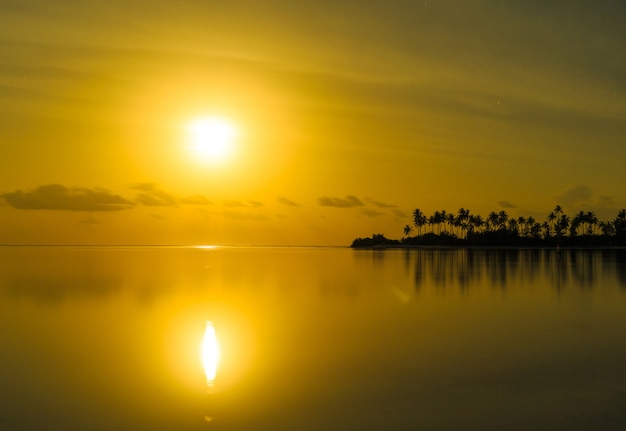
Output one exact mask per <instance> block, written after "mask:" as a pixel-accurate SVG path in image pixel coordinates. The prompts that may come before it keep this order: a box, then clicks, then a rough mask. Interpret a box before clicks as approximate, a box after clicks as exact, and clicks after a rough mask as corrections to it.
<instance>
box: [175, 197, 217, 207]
mask: <svg viewBox="0 0 626 431" xmlns="http://www.w3.org/2000/svg"><path fill="white" fill-rule="evenodd" d="M179 202H180V203H181V204H186V205H213V202H211V201H210V200H209V199H207V198H206V197H204V196H202V195H192V196H187V197H186V198H181V199H179Z"/></svg>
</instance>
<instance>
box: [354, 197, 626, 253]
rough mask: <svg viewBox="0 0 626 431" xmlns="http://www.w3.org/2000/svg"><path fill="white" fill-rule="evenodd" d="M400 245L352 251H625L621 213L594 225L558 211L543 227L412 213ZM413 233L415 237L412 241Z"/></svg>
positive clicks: (361, 242)
mask: <svg viewBox="0 0 626 431" xmlns="http://www.w3.org/2000/svg"><path fill="white" fill-rule="evenodd" d="M403 233H404V236H403V237H402V238H401V239H390V238H387V237H386V236H385V235H383V234H382V233H376V234H373V235H372V236H371V237H366V238H356V239H355V240H354V241H352V244H351V247H352V248H372V247H376V248H386V247H415V246H512V247H617V246H625V245H626V209H621V210H619V212H618V213H617V215H616V216H615V217H614V218H613V219H612V220H609V221H601V220H598V217H597V216H596V215H595V214H594V212H593V211H579V212H578V213H576V214H575V215H574V216H572V217H570V216H568V215H567V214H566V213H565V211H564V210H563V207H561V206H560V205H557V206H556V207H555V208H554V210H552V211H551V212H550V213H549V214H548V216H547V217H546V219H545V220H544V221H539V220H536V219H535V218H534V217H532V216H529V217H524V216H520V217H517V218H515V217H509V215H508V214H507V212H506V211H504V210H502V211H498V212H496V211H492V212H490V213H489V214H488V215H487V217H483V216H481V215H479V214H471V213H470V210H468V209H465V208H460V209H459V210H458V211H457V212H456V213H453V212H448V211H446V210H442V211H435V212H434V213H433V214H432V215H430V216H426V215H425V214H424V213H423V212H422V211H421V210H420V209H415V210H413V213H412V223H411V224H407V225H405V226H404V229H403ZM412 233H415V235H413V236H411V234H412Z"/></svg>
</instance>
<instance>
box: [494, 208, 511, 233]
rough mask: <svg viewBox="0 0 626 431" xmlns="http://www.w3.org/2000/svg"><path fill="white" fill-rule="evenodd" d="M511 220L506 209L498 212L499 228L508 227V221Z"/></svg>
mask: <svg viewBox="0 0 626 431" xmlns="http://www.w3.org/2000/svg"><path fill="white" fill-rule="evenodd" d="M508 220H509V215H508V214H507V213H506V211H504V210H502V211H500V212H499V213H498V220H497V222H496V223H497V225H498V229H499V230H504V229H505V228H506V222H507V221H508Z"/></svg>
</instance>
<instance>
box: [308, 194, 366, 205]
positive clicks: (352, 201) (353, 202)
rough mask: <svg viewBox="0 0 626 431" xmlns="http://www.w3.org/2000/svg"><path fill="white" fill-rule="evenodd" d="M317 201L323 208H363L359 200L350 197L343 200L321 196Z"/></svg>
mask: <svg viewBox="0 0 626 431" xmlns="http://www.w3.org/2000/svg"><path fill="white" fill-rule="evenodd" d="M317 201H318V202H319V204H320V205H321V206H323V207H334V208H352V207H362V206H364V204H363V202H362V201H361V200H360V199H359V198H357V197H356V196H352V195H349V196H346V197H345V198H336V197H328V196H322V197H321V198H319V199H318V200H317Z"/></svg>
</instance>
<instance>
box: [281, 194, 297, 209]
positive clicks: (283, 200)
mask: <svg viewBox="0 0 626 431" xmlns="http://www.w3.org/2000/svg"><path fill="white" fill-rule="evenodd" d="M277 200H278V202H280V203H281V204H283V205H287V206H290V207H301V206H302V205H300V204H299V203H297V202H294V201H292V200H291V199H287V198H285V197H282V196H281V197H279V198H278V199H277Z"/></svg>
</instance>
